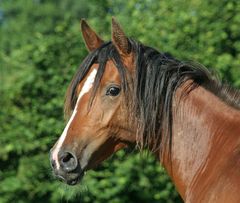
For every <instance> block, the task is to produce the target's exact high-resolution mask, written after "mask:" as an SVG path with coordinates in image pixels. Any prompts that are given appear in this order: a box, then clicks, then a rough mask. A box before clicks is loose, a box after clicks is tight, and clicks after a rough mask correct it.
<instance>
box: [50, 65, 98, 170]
mask: <svg viewBox="0 0 240 203" xmlns="http://www.w3.org/2000/svg"><path fill="white" fill-rule="evenodd" d="M96 73H97V69H93V70H92V72H91V73H90V75H89V76H88V78H87V80H86V81H85V83H84V85H83V87H82V89H81V92H80V93H79V96H78V99H77V102H76V104H75V108H74V111H73V113H72V115H71V118H70V119H69V121H68V123H67V125H66V127H65V128H64V131H63V133H62V135H61V137H60V138H59V140H58V142H57V146H56V148H55V149H54V151H53V154H52V157H53V160H54V161H55V162H56V166H57V169H59V166H60V165H59V161H58V153H59V151H60V149H61V147H62V144H63V142H64V140H65V138H66V136H67V133H68V128H69V126H70V125H71V123H72V121H73V119H74V117H75V115H76V114H77V107H78V103H79V101H80V100H81V98H82V96H83V95H84V94H86V93H87V92H89V90H90V89H91V88H92V85H93V82H94V79H95V76H96Z"/></svg>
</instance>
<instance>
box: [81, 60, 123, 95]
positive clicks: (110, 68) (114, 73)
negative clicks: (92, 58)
mask: <svg viewBox="0 0 240 203" xmlns="http://www.w3.org/2000/svg"><path fill="white" fill-rule="evenodd" d="M98 67H99V64H98V63H94V64H93V65H92V67H91V68H90V70H89V71H88V73H87V75H86V76H85V78H84V79H83V80H82V81H81V82H80V83H79V85H78V87H77V94H79V93H80V92H81V90H82V88H83V85H84V84H85V82H86V80H87V78H88V77H89V76H90V74H91V73H92V71H93V70H94V69H96V70H97V71H98ZM108 82H109V83H113V82H114V83H120V75H119V72H118V70H117V68H116V66H115V64H114V63H113V61H111V60H109V61H107V63H106V67H105V71H104V73H103V77H102V80H101V83H103V84H104V83H108Z"/></svg>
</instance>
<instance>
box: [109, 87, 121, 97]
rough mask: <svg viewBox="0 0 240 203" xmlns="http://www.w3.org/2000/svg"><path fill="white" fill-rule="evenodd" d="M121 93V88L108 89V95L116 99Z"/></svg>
mask: <svg viewBox="0 0 240 203" xmlns="http://www.w3.org/2000/svg"><path fill="white" fill-rule="evenodd" d="M119 92H120V88H119V87H109V88H108V89H107V92H106V95H108V96H113V97H115V96H117V95H118V94H119Z"/></svg>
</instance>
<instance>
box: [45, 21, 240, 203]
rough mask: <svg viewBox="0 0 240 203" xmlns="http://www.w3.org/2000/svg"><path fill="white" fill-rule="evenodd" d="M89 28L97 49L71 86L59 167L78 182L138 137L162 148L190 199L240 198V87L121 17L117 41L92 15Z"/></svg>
mask: <svg viewBox="0 0 240 203" xmlns="http://www.w3.org/2000/svg"><path fill="white" fill-rule="evenodd" d="M81 29H82V34H83V38H84V41H85V44H86V47H87V48H88V50H89V52H90V53H89V55H88V56H87V57H86V58H85V59H84V60H83V62H82V64H81V65H80V67H79V69H78V71H77V73H76V74H75V76H74V77H73V79H72V81H71V83H70V85H69V88H68V90H67V93H66V100H65V114H66V117H68V119H69V120H68V123H67V125H66V127H65V129H64V131H63V133H62V135H61V136H60V138H59V140H58V141H57V142H56V144H55V145H54V147H53V148H52V149H51V153H50V159H51V165H52V168H53V171H54V173H55V175H56V176H57V177H59V178H60V179H62V180H63V181H65V182H66V183H67V184H69V185H75V184H77V183H78V182H79V181H80V180H81V178H82V176H83V175H84V172H85V171H86V170H89V169H92V168H94V167H95V166H96V165H98V164H99V163H101V162H102V161H103V160H105V159H106V158H108V157H109V156H110V155H112V154H113V153H114V152H116V151H117V150H120V149H122V148H124V147H127V146H128V145H129V144H131V145H132V144H133V145H136V146H137V147H138V148H139V149H143V148H147V149H149V150H150V151H151V152H152V153H154V155H156V157H157V158H158V159H159V160H160V162H161V163H162V164H163V166H164V167H165V168H166V170H167V172H168V174H169V175H170V177H171V178H172V181H173V182H174V184H175V186H176V188H177V190H178V192H179V193H180V195H181V197H182V198H183V200H184V201H185V202H193V203H197V202H204V203H206V202H218V203H221V202H222V203H226V202H229V203H230V202H233V203H235V202H236V203H238V202H240V192H239V191H240V170H239V168H240V111H239V109H240V93H239V92H238V91H237V90H234V89H232V88H230V87H228V86H226V85H222V84H221V83H220V82H219V81H218V80H217V79H216V78H215V77H214V76H212V74H210V72H209V71H208V70H207V69H206V68H205V67H204V66H202V65H200V64H198V63H193V62H183V61H180V60H177V59H175V58H173V57H172V56H170V55H169V54H165V53H161V52H159V51H157V50H155V49H153V48H151V47H148V46H145V45H143V44H141V43H139V42H137V41H135V40H133V39H130V38H128V37H126V35H125V33H124V32H123V30H122V28H121V27H120V25H119V24H118V23H117V22H116V20H115V19H112V40H111V41H109V42H104V41H103V40H102V39H101V38H100V37H99V36H98V35H97V34H96V32H94V31H93V30H92V29H91V28H90V27H89V25H88V24H87V23H86V21H85V20H82V21H81Z"/></svg>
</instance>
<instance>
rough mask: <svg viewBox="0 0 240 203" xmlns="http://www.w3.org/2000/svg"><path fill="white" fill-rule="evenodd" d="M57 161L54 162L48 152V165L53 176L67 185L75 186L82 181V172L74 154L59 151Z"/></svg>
mask: <svg viewBox="0 0 240 203" xmlns="http://www.w3.org/2000/svg"><path fill="white" fill-rule="evenodd" d="M57 159H58V160H54V159H53V156H52V149H51V150H50V163H51V167H52V169H53V173H54V175H55V176H56V177H57V178H58V179H60V180H61V181H63V182H65V183H67V184H68V185H76V184H77V183H78V182H80V180H81V179H82V177H83V175H84V170H83V169H82V168H81V166H80V163H79V160H78V159H77V156H76V155H75V153H73V152H70V151H64V150H61V151H59V153H58V158H57Z"/></svg>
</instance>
